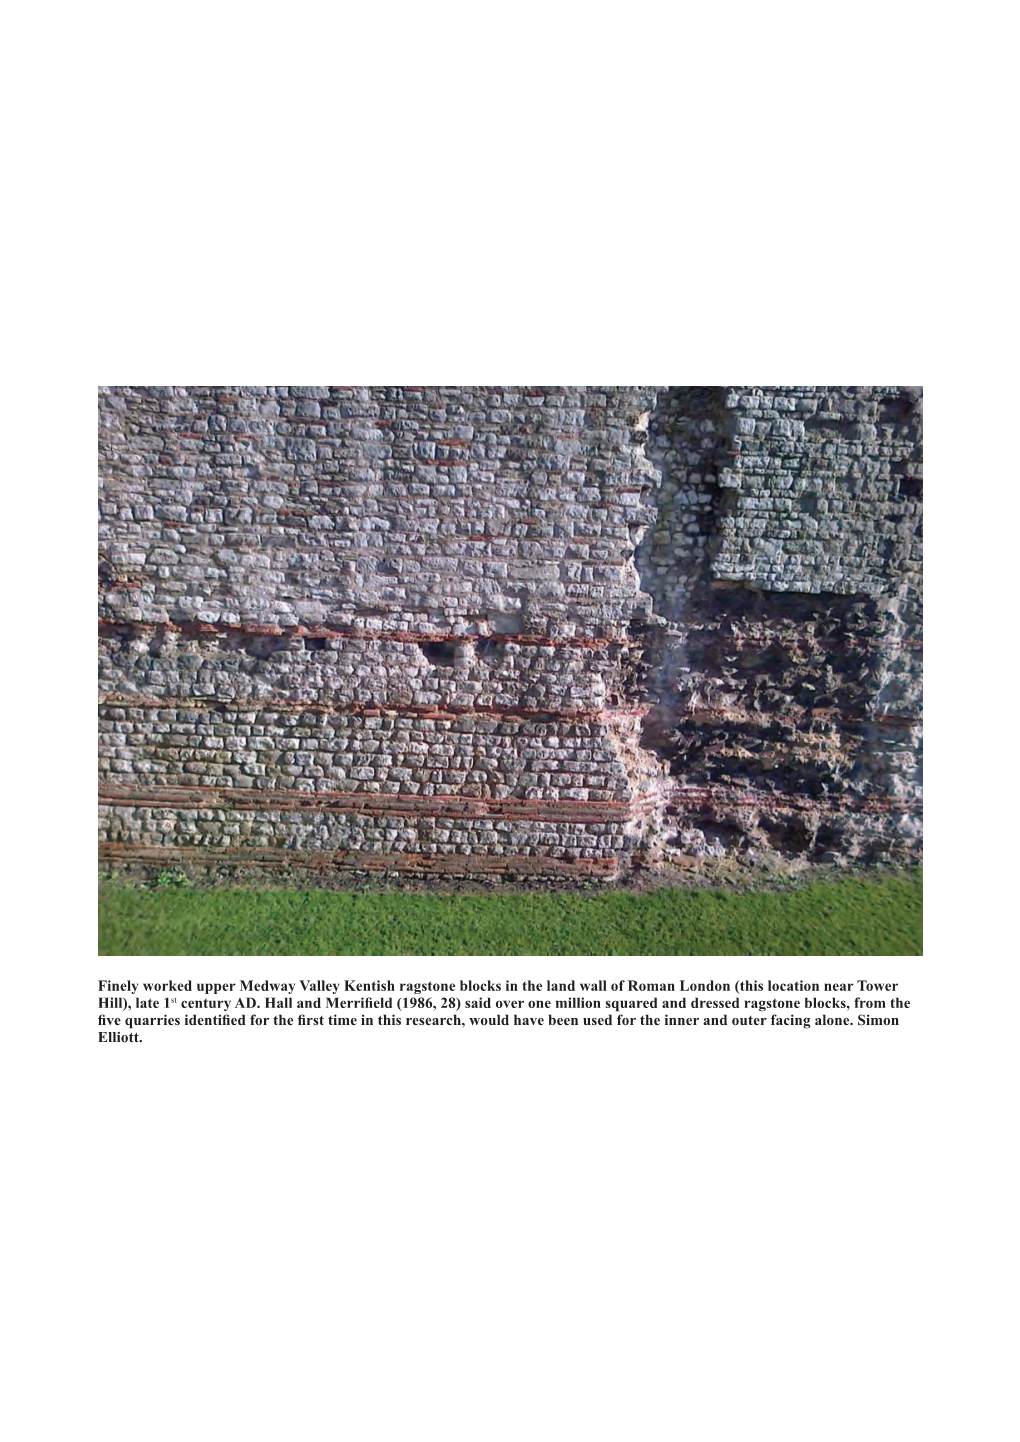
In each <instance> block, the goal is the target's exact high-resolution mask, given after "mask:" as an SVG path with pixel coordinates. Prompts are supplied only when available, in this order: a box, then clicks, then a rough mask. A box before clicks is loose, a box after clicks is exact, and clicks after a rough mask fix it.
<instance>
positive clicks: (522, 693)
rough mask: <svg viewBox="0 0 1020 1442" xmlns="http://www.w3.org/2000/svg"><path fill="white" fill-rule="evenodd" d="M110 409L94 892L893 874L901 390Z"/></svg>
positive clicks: (909, 730)
mask: <svg viewBox="0 0 1020 1442" xmlns="http://www.w3.org/2000/svg"><path fill="white" fill-rule="evenodd" d="M99 400H100V433H99V435H100V440H99V446H100V561H99V603H100V605H99V644H100V704H99V737H100V843H101V848H100V849H101V856H102V857H103V859H104V860H105V861H106V862H107V863H110V862H114V863H117V862H131V863H152V864H158V865H167V864H189V863H190V864H201V865H206V866H213V867H222V868H226V869H230V868H236V867H239V866H243V867H253V868H259V869H260V870H267V871H269V872H274V871H275V872H279V873H283V872H286V871H303V870H304V869H306V868H312V869H315V870H318V871H322V872H329V873H331V874H332V873H336V872H343V871H346V870H352V871H354V872H358V873H363V872H366V871H383V872H390V873H395V872H401V871H409V872H412V873H432V874H437V873H454V874H458V875H476V874H485V875H490V874H494V875H505V876H508V877H512V876H518V877H520V876H527V875H532V874H535V875H542V876H562V877H565V878H568V879H575V878H576V879H578V880H580V879H588V878H592V877H595V878H607V879H611V878H614V877H617V876H620V875H621V874H626V873H628V872H630V871H632V870H634V869H635V868H642V867H651V868H654V867H656V866H657V865H658V864H660V863H661V862H662V861H663V860H672V861H675V862H677V863H679V864H681V865H688V866H694V867H696V866H698V865H699V863H700V862H701V861H702V860H703V859H704V858H705V857H711V856H725V855H727V854H734V855H739V856H741V857H744V858H747V859H751V860H753V859H755V858H756V857H767V856H770V855H779V856H783V857H802V858H804V859H828V860H842V859H857V860H877V859H905V858H908V857H911V856H915V855H917V854H919V848H920V837H921V823H920V683H921V666H920V635H921V594H920V588H921V556H920V511H921V472H920V441H921V397H920V392H919V390H915V389H910V388H903V387H845V388H825V387H702V388H666V387H633V388H627V387H607V388H592V387H587V388H576V387H530V388H501V387H466V388H460V387H439V388H436V387H432V388H430V387H409V386H404V387H360V388H359V387H338V386H320V387H316V386H304V387H302V386H240V387H201V386H188V387H169V386H168V387H127V386H113V387H105V388H103V389H102V390H101V392H100V398H99Z"/></svg>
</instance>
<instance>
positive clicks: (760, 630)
mask: <svg viewBox="0 0 1020 1442" xmlns="http://www.w3.org/2000/svg"><path fill="white" fill-rule="evenodd" d="M657 428H658V429H661V431H662V433H663V436H664V440H663V442H662V443H661V445H660V451H661V453H662V454H663V457H664V459H663V486H662V491H661V496H662V508H661V511H660V518H659V521H658V522H657V524H656V526H655V527H654V528H653V529H652V534H651V538H650V539H646V543H645V547H644V558H643V559H644V571H643V575H644V577H645V584H646V586H647V588H648V589H649V590H650V591H651V592H652V594H653V596H654V599H655V604H656V608H657V610H658V612H659V615H660V616H661V617H662V620H663V622H664V624H663V626H662V627H661V629H660V632H659V634H658V636H657V638H656V641H655V643H654V646H653V648H652V650H653V654H654V665H653V668H652V673H651V676H650V681H649V692H650V700H651V701H652V703H653V705H652V708H651V710H650V712H649V714H648V717H647V720H646V723H645V735H646V740H647V742H648V744H649V745H651V746H652V747H654V748H655V750H656V751H657V753H658V754H659V755H660V756H661V757H662V758H663V760H664V761H665V763H666V764H667V765H668V768H669V772H670V778H671V780H670V785H669V790H668V795H667V797H666V799H665V810H664V813H663V822H662V824H663V831H664V836H663V840H664V846H665V849H666V851H667V853H668V852H669V851H671V850H672V851H674V852H676V853H677V854H680V855H694V856H697V855H705V854H713V855H722V854H725V853H727V852H737V853H742V854H745V855H747V854H749V855H752V856H753V855H755V854H757V855H764V854H767V853H769V852H778V853H780V854H782V855H785V856H803V857H805V858H810V859H827V860H842V859H845V858H859V859H899V858H905V857H909V856H915V855H917V854H919V849H920V840H921V821H920V809H921V770H920V754H921V652H920V644H921V397H920V391H919V389H915V388H898V387H843V388H839V389H830V388H824V387H755V388H737V387H731V388H716V389H713V390H707V389H706V390H700V391H690V390H673V391H669V392H667V393H666V395H665V396H664V397H662V398H660V403H659V407H658V408H657V410H656V412H655V414H654V416H653V421H652V429H653V431H654V430H655V429H657ZM671 442H672V443H671ZM679 536H682V537H685V538H686V537H688V536H689V537H690V540H689V541H686V546H687V552H686V555H687V559H685V563H684V567H683V578H682V580H675V579H674V578H673V576H672V575H671V574H670V571H669V567H668V554H669V549H670V547H671V546H672V545H673V544H674V543H675V541H676V539H677V538H678V537H679Z"/></svg>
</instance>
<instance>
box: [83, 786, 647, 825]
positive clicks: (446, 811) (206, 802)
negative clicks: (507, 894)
mask: <svg viewBox="0 0 1020 1442" xmlns="http://www.w3.org/2000/svg"><path fill="white" fill-rule="evenodd" d="M99 802H100V804H101V805H106V806H118V807H144V808H147V809H149V810H153V811H190V810H195V809H200V810H201V809H214V810H227V811H271V812H275V811H311V812H350V813H356V814H363V815H367V816H392V817H412V818H413V817H424V816H437V817H438V816H441V817H448V818H457V817H460V818H468V819H469V818H471V817H478V818H487V817H491V818H493V819H505V820H511V821H512V820H520V821H573V822H598V823H602V822H606V823H617V824H618V823H619V822H621V821H624V822H626V821H629V820H631V819H632V818H633V817H635V816H637V815H640V814H643V812H644V811H645V810H646V809H647V804H645V805H642V803H641V802H640V801H635V800H621V801H600V802H590V801H528V800H526V799H524V798H523V797H502V798H495V797H486V796H480V797H475V796H413V795H405V796H400V795H392V794H386V793H382V792H376V791H333V792H315V791H288V790H284V789H282V788H274V789H267V790H255V789H249V788H248V787H240V786H100V788H99Z"/></svg>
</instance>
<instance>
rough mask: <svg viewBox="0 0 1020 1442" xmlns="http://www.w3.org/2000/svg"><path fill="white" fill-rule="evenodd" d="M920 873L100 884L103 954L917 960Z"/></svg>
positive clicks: (171, 876)
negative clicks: (717, 883)
mask: <svg viewBox="0 0 1020 1442" xmlns="http://www.w3.org/2000/svg"><path fill="white" fill-rule="evenodd" d="M921 951H922V874H921V869H920V867H918V868H917V869H916V870H912V871H906V872H902V871H900V872H892V873H889V872H887V873H858V874H854V875H849V876H841V877H839V878H837V879H832V880H823V881H817V880H816V881H811V882H809V883H807V884H796V885H790V886H787V887H773V888H771V889H766V890H759V889H743V890H732V889H725V888H711V889H700V890H699V889H692V888H676V887H668V886H663V887H657V888H653V889H650V890H646V891H637V892H636V891H630V890H625V889H622V888H620V889H614V890H610V891H605V892H598V893H594V894H592V893H588V892H576V891H560V892H548V893H547V892H509V893H508V892H500V893H490V894H485V895H475V894H458V893H456V892H454V893H449V892H442V893H428V892H422V891H418V892H410V893H408V892H399V891H397V892H394V891H381V892H380V891H361V892H352V891H324V890H315V889H309V890H257V889H246V888H240V887H229V886H223V887H210V888H199V887H195V886H192V885H190V884H189V883H188V881H187V879H186V878H183V877H181V876H179V875H178V874H176V873H173V872H166V873H161V874H160V876H159V877H156V878H154V880H153V882H152V883H151V884H149V885H145V886H138V885H129V884H124V883H123V882H121V881H118V880H116V879H114V880H107V881H105V882H103V883H102V884H101V886H100V894H99V954H100V956H292V955H293V956H917V955H920V954H921Z"/></svg>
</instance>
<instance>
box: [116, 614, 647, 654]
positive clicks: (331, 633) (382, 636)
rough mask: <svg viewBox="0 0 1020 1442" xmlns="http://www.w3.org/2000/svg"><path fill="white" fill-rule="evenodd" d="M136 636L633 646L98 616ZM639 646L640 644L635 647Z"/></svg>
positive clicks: (622, 641)
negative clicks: (170, 633) (171, 633)
mask: <svg viewBox="0 0 1020 1442" xmlns="http://www.w3.org/2000/svg"><path fill="white" fill-rule="evenodd" d="M110 631H116V632H125V631H129V632H137V633H138V634H140V635H148V634H149V633H150V632H152V631H174V632H177V633H178V634H180V635H182V636H251V637H253V638H254V637H257V636H279V637H281V638H284V639H287V640H290V639H294V640H303V639H307V640H309V641H323V640H327V641H328V640H334V639H337V640H345V641H398V642H408V643H411V644H413V645H416V646H425V645H429V644H431V643H432V642H435V641H452V642H459V643H460V644H462V645H468V644H470V643H471V642H473V641H489V642H495V643H497V644H498V645H504V646H505V645H514V646H547V647H557V648H560V649H564V650H573V651H597V650H602V649H604V648H605V647H608V646H628V645H630V646H633V645H634V644H635V642H634V640H633V639H632V638H629V637H627V636H597V637H591V636H586V637H570V638H567V637H561V636H531V635H524V634H523V633H522V634H511V635H504V634H502V633H499V632H495V631H493V632H492V633H491V634H486V635H484V636H482V635H472V636H468V635H464V634H462V633H461V632H459V631H375V630H367V629H363V628H359V627H354V626H338V627H329V626H272V625H264V624H262V623H260V622H255V621H252V622H234V621H135V620H122V619H119V618H118V617H116V616H100V617H99V632H100V635H102V634H103V633H104V632H110ZM639 644H640V643H639Z"/></svg>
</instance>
